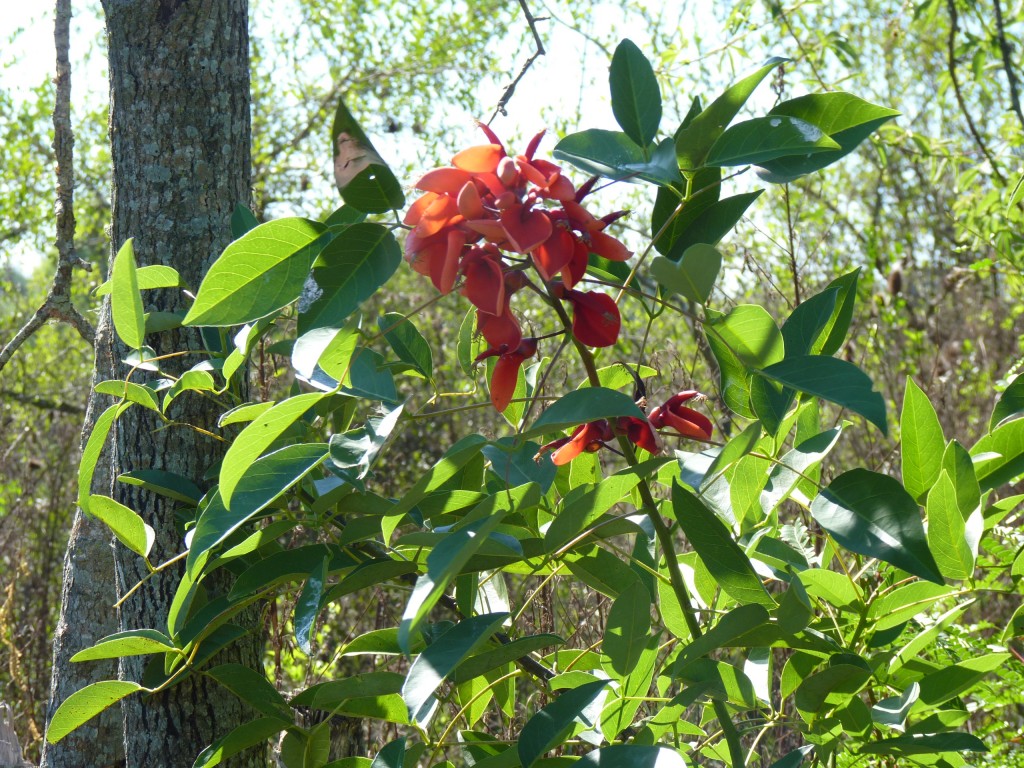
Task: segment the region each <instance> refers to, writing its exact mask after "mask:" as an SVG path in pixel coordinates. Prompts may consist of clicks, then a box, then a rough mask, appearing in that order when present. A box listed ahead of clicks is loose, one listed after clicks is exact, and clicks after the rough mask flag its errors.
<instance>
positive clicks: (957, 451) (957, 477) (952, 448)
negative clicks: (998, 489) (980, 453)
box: [942, 440, 981, 520]
mask: <svg viewBox="0 0 1024 768" xmlns="http://www.w3.org/2000/svg"><path fill="white" fill-rule="evenodd" d="M942 468H943V470H945V471H946V473H948V474H949V479H950V481H951V482H952V483H953V488H954V489H955V490H956V504H957V507H958V508H959V510H960V515H961V516H962V517H963V518H964V520H967V519H968V518H970V516H971V515H972V514H974V512H975V511H976V510H978V509H979V507H980V505H981V486H980V485H978V476H977V474H976V473H975V471H974V462H973V461H971V454H970V453H968V451H967V449H966V448H964V447H963V446H962V445H960V443H959V442H958V441H956V440H950V441H949V443H947V444H946V450H945V452H943V454H942Z"/></svg>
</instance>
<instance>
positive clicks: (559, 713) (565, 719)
mask: <svg viewBox="0 0 1024 768" xmlns="http://www.w3.org/2000/svg"><path fill="white" fill-rule="evenodd" d="M610 682H611V681H610V680H594V681H593V682H589V683H583V684H582V685H579V686H577V687H575V688H571V689H569V690H567V691H565V692H564V693H562V694H560V695H559V697H558V698H557V699H555V700H554V701H553V702H551V703H550V704H548V705H547V706H546V707H544V708H543V709H541V710H540V711H539V712H537V713H536V714H535V715H533V717H531V718H530V719H529V720H528V721H527V722H526V725H524V726H523V730H522V731H521V732H520V734H519V744H518V745H517V751H518V753H519V761H520V763H521V764H522V766H523V768H530V766H532V765H533V764H534V762H535V761H536V760H537V758H539V757H541V756H542V755H543V754H544V753H545V752H547V751H548V750H549V749H551V748H552V747H554V746H556V745H558V744H559V743H561V741H562V739H563V738H564V736H565V735H566V733H567V732H568V731H569V730H570V729H571V728H572V726H573V723H574V722H575V720H576V718H577V717H579V716H580V715H581V714H582V712H583V711H584V710H585V709H586V708H587V707H588V706H589V705H590V704H591V703H592V702H593V701H594V700H596V699H597V698H598V697H599V696H601V695H602V694H603V693H604V691H605V686H607V685H608V684H609V683H610ZM588 724H589V725H595V724H594V723H588Z"/></svg>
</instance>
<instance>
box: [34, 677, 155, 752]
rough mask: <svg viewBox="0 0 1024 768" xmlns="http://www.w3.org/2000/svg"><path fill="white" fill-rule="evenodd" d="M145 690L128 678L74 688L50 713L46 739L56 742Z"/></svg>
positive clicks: (52, 742) (51, 742)
mask: <svg viewBox="0 0 1024 768" xmlns="http://www.w3.org/2000/svg"><path fill="white" fill-rule="evenodd" d="M142 690H145V689H144V688H143V687H142V686H141V685H139V684H138V683H133V682H131V681H130V680H103V681H101V682H99V683H93V684H92V685H87V686H85V688H83V689H82V690H80V691H75V692H74V693H72V694H71V695H70V696H68V697H67V698H66V699H64V701H63V703H61V705H60V706H59V707H57V711H56V712H54V713H53V718H52V719H51V720H50V727H49V728H47V729H46V740H47V741H48V742H49V743H50V744H56V743H57V742H58V741H60V740H61V739H63V738H64V737H65V736H67V735H68V734H69V733H71V732H72V731H73V730H75V729H76V728H78V726H80V725H84V724H85V723H86V722H88V721H89V720H91V719H92V718H93V717H95V716H96V715H98V714H99V713H100V712H102V711H103V710H105V709H107V708H108V707H110V706H112V705H114V704H116V703H117V702H119V701H120V700H121V699H123V698H124V697H125V696H127V695H128V694H131V693H135V691H142Z"/></svg>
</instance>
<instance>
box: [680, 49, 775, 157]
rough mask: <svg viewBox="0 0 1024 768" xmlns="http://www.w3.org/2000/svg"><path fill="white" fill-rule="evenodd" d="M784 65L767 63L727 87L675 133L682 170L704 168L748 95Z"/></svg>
mask: <svg viewBox="0 0 1024 768" xmlns="http://www.w3.org/2000/svg"><path fill="white" fill-rule="evenodd" d="M785 61H786V59H779V58H772V59H769V60H768V62H767V63H766V64H765V65H764V66H762V67H761V68H760V69H759V70H757V71H756V72H755V73H754V74H752V75H749V76H748V77H746V78H744V79H743V80H740V82H738V83H736V84H735V85H732V86H730V87H729V88H728V89H727V90H726V91H725V92H724V93H723V94H722V95H721V96H719V97H718V98H717V99H715V100H714V101H713V102H711V104H709V105H708V107H707V108H706V109H705V110H704V111H703V112H701V113H700V114H699V115H697V117H695V118H694V119H693V120H692V121H691V122H690V123H689V125H687V126H686V127H685V128H683V129H681V130H679V131H678V132H677V133H676V155H677V156H678V158H679V165H680V166H681V167H682V168H685V169H687V170H694V169H696V168H699V167H700V166H702V165H704V161H705V158H706V157H707V155H708V151H709V150H710V149H711V147H712V145H713V144H714V143H715V142H716V141H717V140H718V137H719V136H721V135H722V133H723V132H724V131H725V128H726V126H727V125H729V123H731V122H732V119H733V118H734V117H736V114H737V113H738V112H739V111H740V108H741V107H742V106H743V105H744V104H745V103H746V101H747V99H748V98H750V94H752V93H753V92H754V89H755V88H757V86H758V84H759V83H760V82H761V81H762V80H764V78H765V77H767V75H768V73H769V72H771V71H772V70H774V69H775V68H776V67H778V66H779V65H780V64H782V63H783V62H785Z"/></svg>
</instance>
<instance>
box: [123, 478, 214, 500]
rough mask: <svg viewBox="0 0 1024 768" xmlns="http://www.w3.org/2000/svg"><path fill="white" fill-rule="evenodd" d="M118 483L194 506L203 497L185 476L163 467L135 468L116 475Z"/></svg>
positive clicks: (197, 487)
mask: <svg viewBox="0 0 1024 768" xmlns="http://www.w3.org/2000/svg"><path fill="white" fill-rule="evenodd" d="M117 481H118V482H119V483H124V484H125V485H136V486H139V487H140V488H145V489H146V490H147V491H152V492H153V493H158V494H160V495H161V496H166V497H167V498H169V499H174V500H175V501H180V502H181V503H182V504H188V505H189V506H192V507H194V506H195V505H196V504H198V503H199V500H200V499H202V498H203V492H202V491H201V490H199V486H197V485H196V484H195V483H193V482H192V481H191V480H189V479H188V478H187V477H184V476H182V475H179V474H177V473H176V472H168V471H166V470H163V469H136V470H135V471H134V472H125V473H124V474H123V475H118V476H117Z"/></svg>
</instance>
